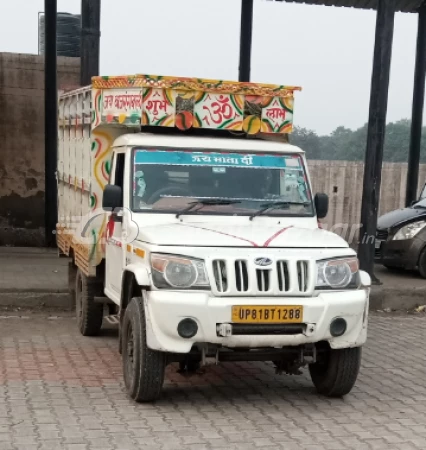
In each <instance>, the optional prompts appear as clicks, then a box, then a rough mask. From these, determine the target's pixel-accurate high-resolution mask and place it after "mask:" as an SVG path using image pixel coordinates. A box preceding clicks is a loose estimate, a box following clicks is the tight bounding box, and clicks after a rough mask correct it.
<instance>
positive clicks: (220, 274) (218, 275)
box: [213, 259, 227, 292]
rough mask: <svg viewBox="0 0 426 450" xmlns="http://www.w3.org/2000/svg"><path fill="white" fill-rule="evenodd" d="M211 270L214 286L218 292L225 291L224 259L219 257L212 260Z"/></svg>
mask: <svg viewBox="0 0 426 450" xmlns="http://www.w3.org/2000/svg"><path fill="white" fill-rule="evenodd" d="M213 272H214V278H215V281H216V288H217V290H218V291H219V292H225V291H226V290H227V283H226V281H227V279H226V264H225V261H222V260H220V259H218V260H216V261H214V262H213Z"/></svg>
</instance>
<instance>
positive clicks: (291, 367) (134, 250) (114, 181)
mask: <svg viewBox="0 0 426 450" xmlns="http://www.w3.org/2000/svg"><path fill="white" fill-rule="evenodd" d="M123 120H124V119H123ZM110 147H111V149H110V156H109V158H110V159H109V161H110V170H109V172H110V173H109V176H108V183H106V184H105V186H104V187H103V190H102V208H103V210H104V214H105V217H104V228H103V230H104V231H103V232H101V233H100V234H101V235H102V236H103V237H104V241H103V244H102V245H104V249H103V251H104V253H103V256H102V262H101V264H99V265H98V266H97V267H96V268H95V269H94V270H91V269H90V268H89V269H88V270H87V272H86V273H84V269H83V268H82V267H80V266H81V265H82V264H81V261H80V262H79V258H81V256H80V257H79V256H77V257H76V256H73V264H74V266H75V270H76V271H75V273H74V275H73V276H74V279H75V283H74V280H72V281H71V284H72V283H74V286H75V290H74V294H73V295H74V296H75V302H76V310H77V317H78V323H79V328H80V331H81V332H82V334H84V335H93V334H96V333H97V332H98V331H99V329H100V327H101V325H102V317H103V305H102V298H104V302H105V303H109V308H110V310H111V311H113V312H115V313H116V314H117V317H118V322H119V329H120V332H119V349H120V352H121V354H122V358H123V375H124V381H125V385H126V388H127V391H128V393H129V395H130V397H131V398H133V399H134V400H136V401H152V400H155V399H157V398H158V397H159V396H160V393H161V389H162V385H163V381H164V374H165V368H166V366H167V365H168V364H169V363H175V362H176V363H179V365H180V369H181V370H185V371H189V372H190V371H194V370H197V369H198V368H199V367H200V366H208V365H209V364H219V363H220V362H222V361H271V362H273V364H274V366H275V369H276V371H277V372H279V373H282V372H285V373H288V374H298V373H301V372H300V369H301V368H303V367H305V366H307V367H308V368H309V372H310V375H311V378H312V381H313V383H314V385H315V386H316V388H317V390H318V391H319V392H320V393H322V394H324V395H326V396H342V395H345V394H348V393H349V392H350V390H351V389H352V387H353V386H354V384H355V381H356V379H357V375H358V371H359V367H360V362H361V348H362V345H363V344H364V343H365V341H366V337H367V322H368V298H369V286H370V278H369V276H368V274H366V273H364V272H362V271H360V270H359V267H358V260H357V257H356V253H355V251H354V250H352V249H351V248H350V247H349V245H348V244H347V242H345V241H344V240H343V239H342V238H340V237H339V236H338V235H336V234H334V233H330V232H328V231H326V230H324V229H321V228H319V226H318V219H321V218H324V217H325V216H326V214H327V208H328V199H327V196H326V195H324V194H314V193H313V192H312V188H311V182H310V177H309V173H308V168H307V162H306V158H305V154H304V151H303V150H302V149H300V148H298V147H295V146H293V145H290V144H289V143H287V142H278V141H273V140H270V139H259V138H249V137H247V135H245V134H244V135H243V134H239V135H238V136H235V133H233V134H232V133H230V134H228V135H226V137H223V136H222V135H219V134H217V135H215V133H192V134H191V135H188V134H187V133H182V132H177V133H170V132H169V133H161V132H149V131H147V132H144V130H142V132H132V133H124V134H120V135H119V136H118V137H116V138H115V139H114V140H112V141H111V144H110ZM77 234H78V233H77ZM89 234H90V233H89ZM65 245H66V244H64V243H62V246H63V247H64V248H65ZM74 247H75V248H77V246H76V245H75V244H74ZM77 251H78V250H77ZM68 253H69V252H68Z"/></svg>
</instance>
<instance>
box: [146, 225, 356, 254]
mask: <svg viewBox="0 0 426 450" xmlns="http://www.w3.org/2000/svg"><path fill="white" fill-rule="evenodd" d="M138 240H139V241H142V242H146V243H149V244H153V245H164V246H189V247H261V248H265V247H271V248H272V247H280V248H282V247H287V248H330V247H331V248H345V247H348V244H347V242H346V241H345V240H343V239H342V238H341V237H340V236H338V235H337V234H335V233H331V232H329V231H326V230H322V229H319V228H316V229H309V228H301V227H295V226H287V227H283V226H280V225H275V226H264V225H262V226H257V225H254V224H252V223H250V224H249V225H247V226H241V225H239V226H238V225H237V226H231V225H227V224H218V223H215V224H205V223H196V224H195V223H194V224H190V223H184V224H183V223H179V224H178V223H176V224H167V225H156V226H152V227H146V228H145V227H144V228H143V229H141V230H140V232H139V235H138Z"/></svg>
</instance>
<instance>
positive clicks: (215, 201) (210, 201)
mask: <svg viewBox="0 0 426 450" xmlns="http://www.w3.org/2000/svg"><path fill="white" fill-rule="evenodd" d="M236 203H241V201H240V200H226V199H224V198H206V199H202V200H197V201H196V202H191V203H189V206H188V207H186V208H185V209H183V210H182V211H179V212H178V213H177V214H176V219H179V217H180V216H182V215H183V214H186V213H188V212H189V211H192V210H193V209H194V208H195V207H196V206H200V208H199V209H201V208H202V207H203V206H208V205H235V204H236ZM197 211H198V210H197Z"/></svg>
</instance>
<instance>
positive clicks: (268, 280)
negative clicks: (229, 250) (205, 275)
mask: <svg viewBox="0 0 426 450" xmlns="http://www.w3.org/2000/svg"><path fill="white" fill-rule="evenodd" d="M254 261H255V258H253V259H252V260H251V259H237V260H233V259H231V261H229V260H228V258H223V259H215V260H213V261H212V266H211V267H212V272H213V279H214V284H213V287H214V288H215V290H216V292H217V293H218V294H222V295H229V296H232V295H289V296H290V295H308V294H309V292H310V291H313V289H314V286H313V284H315V280H314V277H315V275H314V265H315V262H314V261H294V260H293V261H292V260H279V261H275V262H273V263H272V264H271V265H269V266H267V267H259V266H257V265H256V264H255V263H254Z"/></svg>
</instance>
